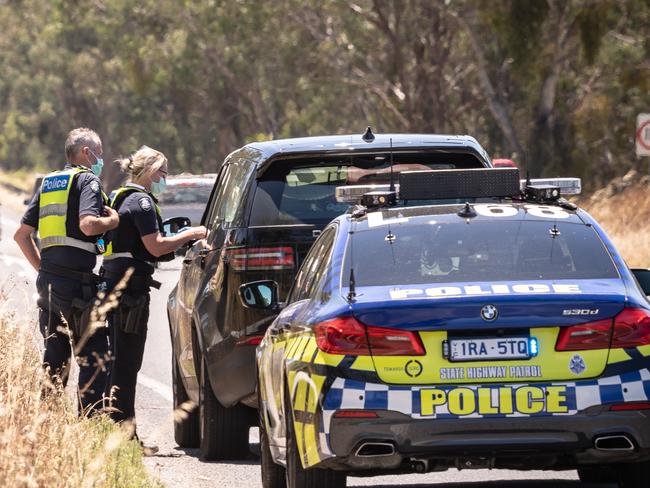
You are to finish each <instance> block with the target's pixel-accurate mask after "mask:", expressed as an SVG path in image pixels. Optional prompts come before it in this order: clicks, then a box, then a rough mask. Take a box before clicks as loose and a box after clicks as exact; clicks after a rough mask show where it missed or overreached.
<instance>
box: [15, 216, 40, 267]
mask: <svg viewBox="0 0 650 488" xmlns="http://www.w3.org/2000/svg"><path fill="white" fill-rule="evenodd" d="M35 230H36V229H35V228H34V227H32V226H31V225H27V224H20V227H18V230H17V231H16V233H15V234H14V241H16V244H18V247H19V248H20V250H21V251H22V253H23V254H24V255H25V257H26V258H27V261H29V264H31V265H32V266H33V267H34V269H35V270H36V271H38V270H39V268H40V267H41V254H40V253H39V252H38V247H36V243H35V242H34V239H33V238H32V234H33V232H34V231H35Z"/></svg>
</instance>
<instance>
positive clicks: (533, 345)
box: [528, 337, 539, 358]
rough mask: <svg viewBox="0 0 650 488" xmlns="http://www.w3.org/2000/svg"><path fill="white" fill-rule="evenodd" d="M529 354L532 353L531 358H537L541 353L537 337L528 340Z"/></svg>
mask: <svg viewBox="0 0 650 488" xmlns="http://www.w3.org/2000/svg"><path fill="white" fill-rule="evenodd" d="M528 352H529V353H530V357H531V358H533V357H535V356H537V354H538V353H539V342H538V341H537V339H536V338H535V337H531V338H529V339H528Z"/></svg>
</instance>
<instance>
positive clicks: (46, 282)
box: [36, 270, 110, 414]
mask: <svg viewBox="0 0 650 488" xmlns="http://www.w3.org/2000/svg"><path fill="white" fill-rule="evenodd" d="M36 289H37V291H38V295H39V298H38V305H39V309H40V310H39V326H40V329H41V334H43V340H44V346H45V351H44V356H43V364H44V366H45V367H49V372H50V376H51V378H52V379H55V378H56V377H58V378H60V379H61V380H62V381H63V384H64V385H65V384H66V383H67V374H66V375H65V376H62V374H63V373H64V371H69V365H70V358H71V356H72V348H71V347H70V342H71V339H72V344H73V347H77V345H78V344H79V340H80V339H82V338H81V337H79V334H78V333H76V332H75V330H74V329H75V327H73V324H74V323H75V321H78V320H79V318H78V316H77V318H75V317H73V314H75V313H78V310H74V307H73V304H74V305H75V306H78V305H79V301H80V300H81V301H83V302H86V303H88V304H90V303H92V302H93V301H94V300H95V295H96V292H97V287H96V285H95V284H89V283H87V284H83V283H81V282H80V281H79V280H75V279H72V278H67V277H62V276H58V275H55V274H52V273H49V272H46V271H43V270H41V271H40V272H39V273H38V277H37V278H36ZM64 320H65V322H64ZM84 340H85V343H84V344H83V346H82V347H81V349H80V350H79V351H78V353H77V362H78V363H79V408H80V413H81V414H90V413H94V412H96V411H98V410H101V408H102V397H103V394H104V390H105V388H106V384H107V380H108V369H109V363H110V353H109V342H108V329H107V328H106V327H99V328H97V329H96V330H95V332H94V333H93V334H92V335H89V336H87V337H85V338H84Z"/></svg>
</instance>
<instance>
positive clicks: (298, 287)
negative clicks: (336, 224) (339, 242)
mask: <svg viewBox="0 0 650 488" xmlns="http://www.w3.org/2000/svg"><path fill="white" fill-rule="evenodd" d="M335 235H336V229H335V228H333V227H330V228H328V229H326V230H325V231H323V234H322V235H321V236H320V237H319V238H318V240H317V241H316V242H315V243H314V245H313V246H312V248H311V249H310V251H309V254H307V257H306V258H305V260H304V262H303V263H302V266H301V267H300V270H299V271H298V274H297V275H296V279H295V282H294V287H293V291H292V292H291V296H290V297H289V302H295V301H298V300H304V299H305V298H312V297H313V296H314V294H315V292H316V291H317V289H318V286H319V285H320V283H321V282H322V279H323V277H324V276H325V274H326V272H327V268H328V264H329V262H330V257H331V251H332V246H333V245H334V237H335Z"/></svg>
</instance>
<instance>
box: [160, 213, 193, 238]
mask: <svg viewBox="0 0 650 488" xmlns="http://www.w3.org/2000/svg"><path fill="white" fill-rule="evenodd" d="M191 225H192V222H191V221H190V219H188V218H187V217H171V218H169V219H165V220H163V228H162V229H161V230H162V232H163V234H165V236H167V237H169V236H173V235H176V234H178V231H179V230H181V229H182V228H183V227H190V226H191Z"/></svg>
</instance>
